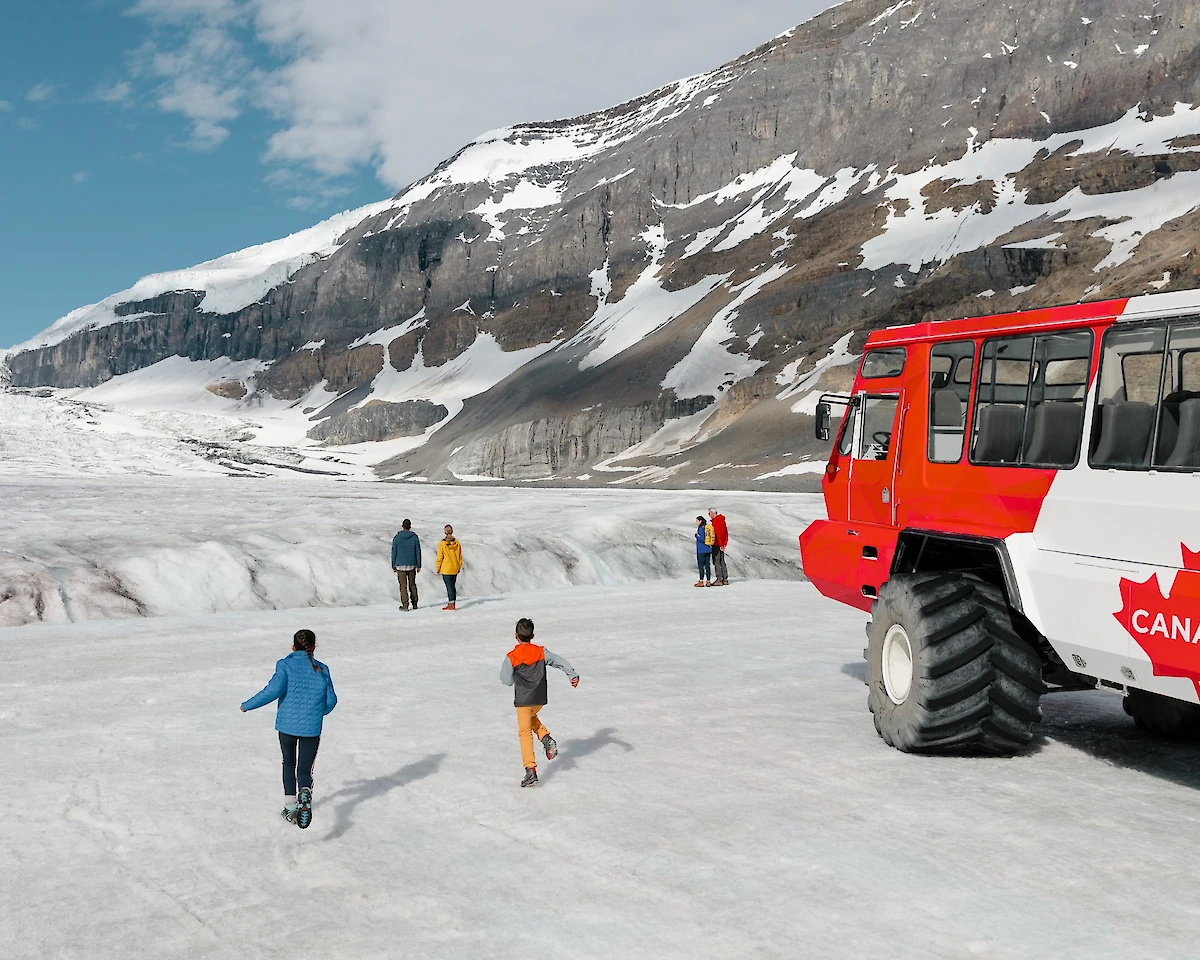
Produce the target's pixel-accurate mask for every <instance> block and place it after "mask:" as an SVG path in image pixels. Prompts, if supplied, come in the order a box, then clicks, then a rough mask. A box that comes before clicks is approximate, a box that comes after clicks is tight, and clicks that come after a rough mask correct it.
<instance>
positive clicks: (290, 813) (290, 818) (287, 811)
mask: <svg viewBox="0 0 1200 960" xmlns="http://www.w3.org/2000/svg"><path fill="white" fill-rule="evenodd" d="M279 814H280V816H282V817H283V819H284V820H286V821H287V822H288V823H295V822H296V808H295V807H284V808H283V809H282V810H281V811H279Z"/></svg>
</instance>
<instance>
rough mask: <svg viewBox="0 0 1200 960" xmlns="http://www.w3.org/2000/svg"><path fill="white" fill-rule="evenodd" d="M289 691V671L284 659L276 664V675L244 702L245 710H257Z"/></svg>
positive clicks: (243, 707)
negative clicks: (286, 670)
mask: <svg viewBox="0 0 1200 960" xmlns="http://www.w3.org/2000/svg"><path fill="white" fill-rule="evenodd" d="M286 692H287V673H285V672H284V669H283V661H282V660H280V661H279V662H278V663H277V664H275V676H273V677H272V678H271V680H270V682H269V683H268V684H267V685H266V686H265V687H263V688H262V689H261V690H259V691H258V693H256V694H255V695H254V696H252V697H251V698H250V699H249V700H247V701H246V702H245V703H243V704H242V709H243V710H257V709H258V708H259V707H265V706H266V705H267V704H268V703H272V702H273V701H275V700H278V699H279V698H280V697H282V696H283V695H284V694H285V693H286Z"/></svg>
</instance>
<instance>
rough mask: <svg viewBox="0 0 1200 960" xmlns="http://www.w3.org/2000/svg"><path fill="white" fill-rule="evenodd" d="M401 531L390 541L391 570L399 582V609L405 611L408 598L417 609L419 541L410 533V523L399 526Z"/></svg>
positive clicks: (418, 538) (406, 521) (419, 570)
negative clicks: (394, 572)
mask: <svg viewBox="0 0 1200 960" xmlns="http://www.w3.org/2000/svg"><path fill="white" fill-rule="evenodd" d="M400 526H401V530H400V532H399V533H397V534H396V536H395V537H394V538H393V539H392V569H393V570H395V571H396V579H397V580H399V581H400V609H401V610H407V609H408V605H409V598H410V596H411V598H412V608H413V609H414V610H416V609H417V574H418V573H420V572H421V539H420V537H418V536H417V535H416V534H415V533H413V532H412V521H411V520H405V521H404V522H403V523H402V524H400Z"/></svg>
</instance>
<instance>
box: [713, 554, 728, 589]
mask: <svg viewBox="0 0 1200 960" xmlns="http://www.w3.org/2000/svg"><path fill="white" fill-rule="evenodd" d="M712 565H713V573H714V574H716V577H717V579H718V580H721V581H725V580H728V579H729V570H728V569H727V568H726V566H725V551H724V550H722V549H721V548H720V547H713V552H712Z"/></svg>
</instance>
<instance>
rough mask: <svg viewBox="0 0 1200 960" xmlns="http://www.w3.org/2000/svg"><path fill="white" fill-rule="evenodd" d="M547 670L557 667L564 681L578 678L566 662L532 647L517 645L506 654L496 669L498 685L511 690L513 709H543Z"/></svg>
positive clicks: (534, 645) (534, 644)
mask: <svg viewBox="0 0 1200 960" xmlns="http://www.w3.org/2000/svg"><path fill="white" fill-rule="evenodd" d="M547 667H557V668H558V669H559V670H561V671H562V672H563V673H565V674H566V675H567V676H568V677H577V676H579V674H577V673H576V672H575V669H574V668H573V667H572V666H571V665H570V664H569V663H567V661H566V660H564V659H563V658H562V657H560V656H557V655H556V654H553V653H551V652H550V651H549V650H547V649H546V648H545V647H539V646H538V645H537V644H536V643H518V644H517V645H516V646H515V647H513V648H512V650H510V651H509V654H508V656H507V657H505V658H504V662H503V663H502V664H501V665H500V682H501V683H507V684H510V685H511V686H512V687H513V704H514V705H515V706H518V707H541V706H545V704H546V668H547Z"/></svg>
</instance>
